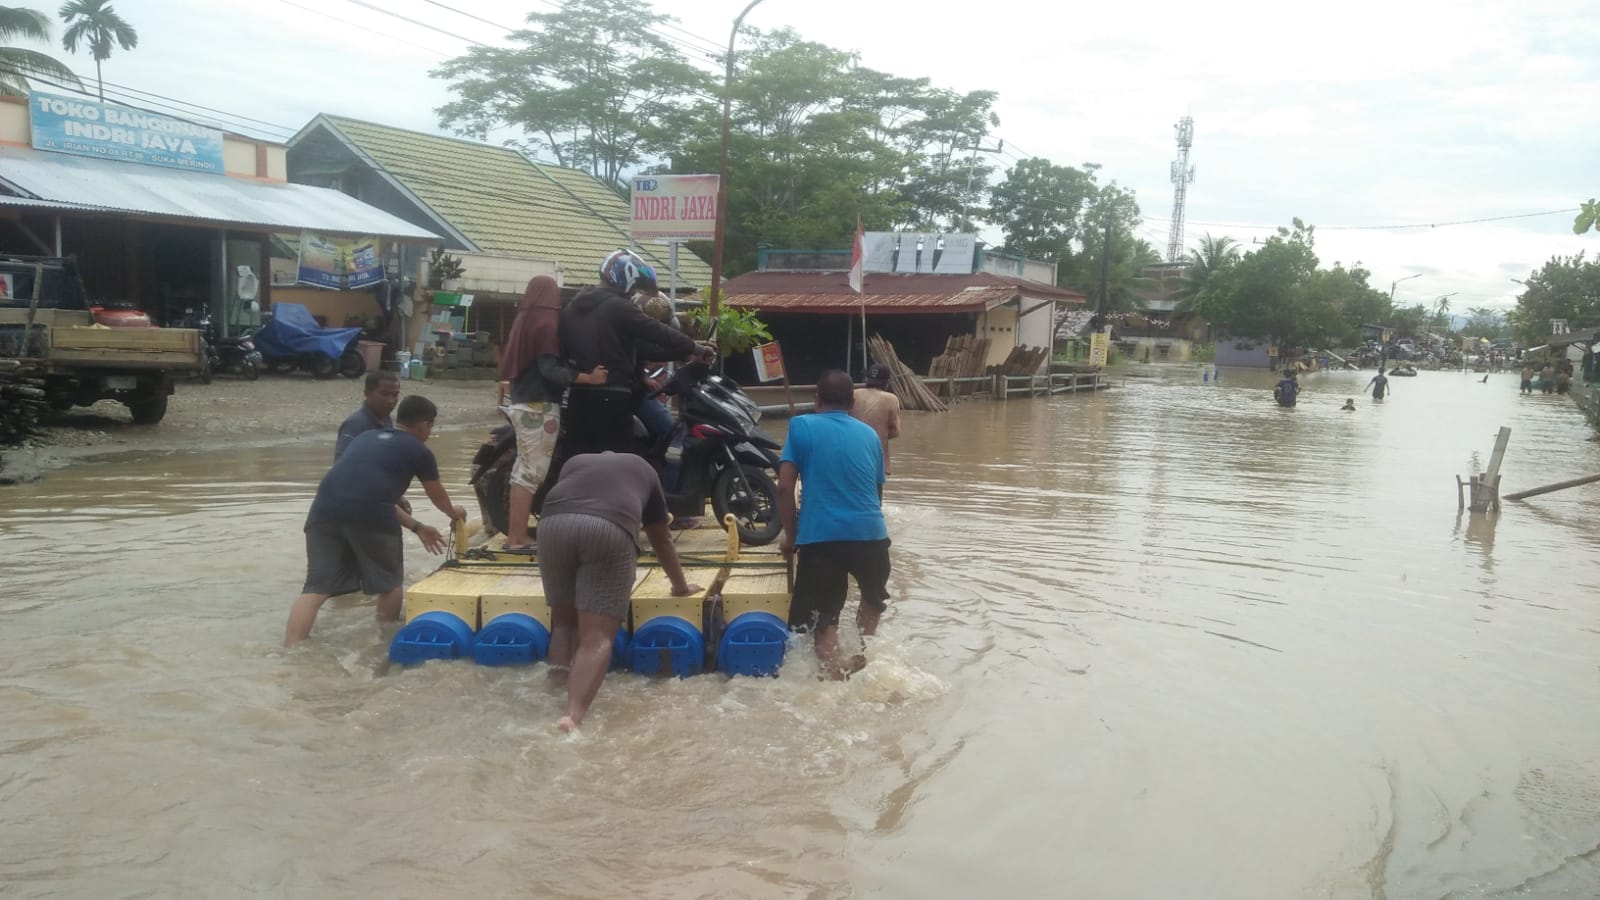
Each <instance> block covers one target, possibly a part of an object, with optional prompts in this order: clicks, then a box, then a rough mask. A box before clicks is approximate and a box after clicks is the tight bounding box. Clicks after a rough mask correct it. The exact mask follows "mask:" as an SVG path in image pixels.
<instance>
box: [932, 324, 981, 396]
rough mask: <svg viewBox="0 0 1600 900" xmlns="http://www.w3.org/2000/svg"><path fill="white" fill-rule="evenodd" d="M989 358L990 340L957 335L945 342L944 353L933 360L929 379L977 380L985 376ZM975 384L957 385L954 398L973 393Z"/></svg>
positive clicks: (968, 335)
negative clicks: (985, 364)
mask: <svg viewBox="0 0 1600 900" xmlns="http://www.w3.org/2000/svg"><path fill="white" fill-rule="evenodd" d="M988 356H989V339H988V338H979V337H974V336H973V335H970V334H961V335H956V336H955V337H952V338H950V339H949V340H948V341H946V342H945V345H944V353H943V354H941V355H939V356H936V357H934V358H933V363H932V365H931V366H929V368H928V377H929V378H976V377H977V376H979V375H982V374H983V370H984V361H985V360H986V359H987V358H988ZM975 387H976V386H975V385H973V384H957V385H956V386H955V389H954V392H953V394H952V396H953V397H960V396H963V395H966V394H970V393H972V391H973V389H974V388H975Z"/></svg>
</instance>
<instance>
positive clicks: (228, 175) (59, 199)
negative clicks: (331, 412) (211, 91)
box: [0, 92, 441, 333]
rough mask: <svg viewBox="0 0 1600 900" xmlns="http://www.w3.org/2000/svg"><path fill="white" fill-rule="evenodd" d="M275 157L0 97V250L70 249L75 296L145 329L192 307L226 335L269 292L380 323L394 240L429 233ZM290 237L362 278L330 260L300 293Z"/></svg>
mask: <svg viewBox="0 0 1600 900" xmlns="http://www.w3.org/2000/svg"><path fill="white" fill-rule="evenodd" d="M287 153H288V147H287V146H286V145H283V144H278V143H273V142H270V141H263V140H259V139H256V138H251V137H246V136H243V135H237V134H231V133H226V132H223V131H219V130H216V129H212V128H208V127H205V126H202V125H198V124H195V123H192V122H187V121H184V120H181V119H176V118H173V117H170V116H165V115H160V114H157V113H152V112H148V111H145V110H140V109H134V108H131V107H125V106H120V105H117V104H111V103H98V102H95V101H93V100H89V99H85V98H82V97H78V96H74V95H68V94H51V93H45V92H34V93H32V94H30V95H29V96H28V97H26V98H21V97H0V253H7V254H14V255H49V256H63V255H70V256H75V257H76V258H77V259H78V264H79V268H80V270H81V271H82V273H83V279H84V286H85V289H86V290H87V292H88V294H89V296H90V297H91V298H93V299H95V300H96V301H100V302H123V303H130V304H132V305H135V306H138V307H139V308H141V309H143V310H145V311H146V312H148V313H149V314H150V316H151V317H152V318H153V319H154V320H155V321H157V322H165V321H171V320H173V319H176V318H178V317H179V316H181V315H183V314H184V312H185V310H196V311H197V310H199V309H202V308H204V309H208V310H209V311H210V312H211V315H212V317H213V319H214V321H215V322H216V323H217V324H218V326H219V328H220V329H221V330H222V331H223V332H224V333H236V332H237V331H239V330H242V329H245V328H249V327H253V326H255V325H258V324H259V323H260V317H261V314H262V312H263V311H264V310H268V309H270V307H271V304H272V303H273V302H274V301H278V302H282V301H293V302H301V303H304V304H305V305H306V306H308V307H310V308H311V310H312V312H313V313H315V314H316V315H318V316H319V317H320V318H322V319H324V320H325V321H326V323H327V324H329V325H335V326H339V325H344V324H347V322H349V321H350V320H351V319H357V320H359V321H361V322H362V324H364V325H368V326H371V325H373V324H374V323H377V324H378V326H379V328H380V330H381V327H382V326H383V325H384V324H386V323H389V322H390V321H391V320H392V319H393V318H394V317H393V316H392V315H391V314H390V313H391V311H392V310H393V309H394V308H395V306H396V304H394V303H391V302H389V300H390V297H391V296H396V289H397V285H398V279H399V274H400V271H401V270H400V258H401V255H402V250H403V248H406V247H413V248H417V249H416V251H415V252H421V250H422V248H425V247H426V246H430V245H436V244H438V243H440V241H441V238H440V236H439V235H438V234H437V233H436V232H434V231H433V230H431V229H429V228H427V227H424V226H421V225H417V224H414V223H412V222H408V221H406V220H404V219H402V218H400V217H398V216H395V215H393V214H391V213H388V212H384V211H383V210H380V209H378V208H376V207H374V206H372V205H370V204H367V203H363V202H362V201H360V200H359V199H357V198H355V197H351V196H349V195H348V194H345V193H342V192H340V191H334V190H328V189H326V188H321V187H314V186H308V185H304V184H293V183H291V182H290V181H289V179H288V160H287ZM301 243H306V244H316V245H318V246H348V245H354V244H360V245H361V246H363V247H365V248H367V250H368V252H367V253H366V254H365V255H366V257H368V261H367V267H368V271H366V272H365V274H364V276H363V277H362V278H360V279H356V278H354V277H352V276H351V275H349V274H347V273H346V272H345V271H344V269H343V268H342V267H341V264H340V262H341V261H338V260H334V261H331V262H330V263H329V264H328V265H325V266H322V268H324V269H330V270H332V271H331V273H330V274H331V275H332V276H333V277H336V278H338V279H339V280H338V281H337V284H336V286H337V287H338V288H339V289H335V290H329V289H328V288H327V287H325V286H313V285H312V284H310V283H307V281H308V280H307V279H302V278H300V277H299V272H300V271H301V270H303V269H304V264H305V263H307V262H310V261H309V260H306V259H302V258H300V248H299V245H300V244H301ZM286 254H289V255H293V256H295V258H296V266H297V277H296V278H295V280H294V283H287V284H286V283H279V284H274V283H273V282H272V279H271V278H270V277H269V272H270V269H271V260H272V258H273V256H274V255H277V256H284V255H286ZM247 274H248V277H247ZM309 280H311V281H315V280H316V279H315V278H314V277H313V278H311V279H309ZM321 283H322V284H324V285H326V284H327V283H328V281H327V279H326V278H324V279H323V280H322V281H321ZM352 284H359V285H360V286H359V287H357V288H355V289H347V288H348V287H349V286H350V285H352ZM257 285H259V287H257ZM241 287H243V288H244V289H245V294H246V297H245V298H243V299H241V296H240V288H241ZM250 294H256V295H257V301H256V302H251V300H250V299H249V296H248V295H250Z"/></svg>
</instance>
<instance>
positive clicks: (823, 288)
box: [724, 271, 1087, 303]
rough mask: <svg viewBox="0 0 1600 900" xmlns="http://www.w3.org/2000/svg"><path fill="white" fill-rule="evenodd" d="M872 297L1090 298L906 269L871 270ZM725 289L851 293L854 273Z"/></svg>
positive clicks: (737, 283)
mask: <svg viewBox="0 0 1600 900" xmlns="http://www.w3.org/2000/svg"><path fill="white" fill-rule="evenodd" d="M862 286H863V288H864V291H865V293H866V294H867V295H868V296H872V295H875V294H952V293H955V292H958V291H962V290H966V289H969V288H971V289H979V288H982V289H988V288H1005V289H1008V290H1010V291H1012V292H1013V293H1020V294H1024V295H1026V296H1029V297H1036V298H1039V299H1041V300H1060V301H1062V302H1064V303H1083V302H1085V301H1086V299H1087V298H1085V297H1084V296H1083V295H1082V294H1080V293H1078V292H1077V291H1069V290H1067V289H1066V288H1058V287H1056V286H1055V285H1052V284H1044V283H1042V282H1038V281H1028V280H1027V279H1025V278H1019V277H1015V276H1009V275H996V274H994V273H992V272H973V273H972V274H970V275H930V274H927V273H921V274H909V273H904V272H881V273H880V272H868V273H867V275H866V278H865V283H864V284H863V285H862ZM724 289H725V291H726V293H727V295H728V296H729V298H730V302H731V298H733V297H734V296H735V295H738V294H850V295H851V296H855V291H854V290H852V289H851V287H850V273H848V272H845V271H837V272H746V273H745V274H743V275H740V276H739V277H737V278H733V279H730V280H729V281H728V282H727V283H726V284H725V285H724Z"/></svg>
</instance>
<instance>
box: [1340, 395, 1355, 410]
mask: <svg viewBox="0 0 1600 900" xmlns="http://www.w3.org/2000/svg"><path fill="white" fill-rule="evenodd" d="M1339 408H1340V409H1342V410H1344V411H1345V412H1355V411H1356V398H1354V397H1346V398H1345V401H1344V405H1343V406H1341V407H1339Z"/></svg>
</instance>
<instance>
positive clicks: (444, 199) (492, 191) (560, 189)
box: [296, 114, 711, 287]
mask: <svg viewBox="0 0 1600 900" xmlns="http://www.w3.org/2000/svg"><path fill="white" fill-rule="evenodd" d="M318 120H320V121H321V122H322V123H323V124H325V125H326V126H327V127H328V128H329V129H331V130H333V131H335V132H337V134H338V136H340V137H342V138H343V139H344V140H345V141H347V142H348V143H349V144H351V145H353V146H355V147H356V148H357V149H359V150H360V151H361V152H362V153H364V154H366V155H367V156H368V157H369V158H371V160H372V161H373V162H374V163H376V164H377V165H378V166H380V167H381V168H382V169H383V170H384V171H385V172H386V173H387V174H388V175H389V176H390V177H392V178H393V179H395V180H396V181H398V182H399V183H400V184H402V185H403V186H404V187H405V188H406V190H408V191H410V192H411V193H412V195H413V196H415V197H416V198H417V199H418V200H420V201H422V202H423V203H424V204H426V205H427V206H428V208H429V209H431V210H432V211H433V213H434V214H435V215H436V216H438V218H440V219H442V220H444V221H445V222H448V223H449V225H450V227H452V228H454V229H456V230H457V231H459V232H460V233H461V234H462V235H463V236H464V237H466V238H467V239H468V240H469V241H471V242H472V243H474V244H476V245H477V246H478V247H479V248H480V249H482V250H484V251H485V252H489V253H510V254H518V255H523V256H537V257H545V258H549V259H555V260H557V261H558V262H560V263H561V265H562V268H563V269H564V270H565V272H566V280H567V283H568V284H570V285H585V284H594V283H595V281H596V280H597V279H598V270H599V266H600V261H601V260H602V259H604V258H605V257H606V255H607V254H609V253H610V252H611V251H613V250H615V249H617V248H618V247H628V246H633V241H632V239H631V238H630V237H629V235H628V229H629V223H630V221H631V220H632V210H631V209H630V208H629V207H628V203H627V201H625V200H623V199H622V198H621V197H620V196H618V195H617V193H616V192H615V191H613V190H611V189H610V188H608V187H606V186H605V185H604V184H601V183H600V182H599V181H597V180H596V179H594V178H593V177H591V176H589V175H588V174H587V173H585V172H580V171H577V170H575V169H565V168H562V167H560V166H551V165H546V164H543V163H536V162H534V161H532V160H530V159H528V158H527V157H525V156H523V155H522V154H521V153H519V152H517V151H515V150H511V149H509V148H505V147H492V146H489V145H488V144H479V143H475V142H473V141H464V140H460V139H457V138H448V137H442V136H439V135H432V134H423V133H421V132H417V131H407V130H405V129H402V128H392V127H390V126H387V125H377V124H374V123H371V122H363V121H360V120H358V119H347V118H345V117H343V116H332V115H326V114H324V115H322V116H319V117H318ZM315 124H316V122H315V121H314V122H313V125H315ZM305 133H306V132H305V131H302V135H303V134H305ZM298 139H299V136H297V137H296V140H298ZM635 249H636V250H638V251H640V252H641V253H643V254H644V255H645V257H646V258H647V259H648V260H649V261H650V263H651V264H652V265H654V266H656V268H657V270H658V271H659V272H660V274H661V278H662V281H663V285H662V286H663V287H665V286H666V285H665V281H666V277H667V257H668V254H667V249H666V248H665V247H663V246H661V245H658V244H647V245H644V246H637V247H635ZM710 280H711V268H710V266H708V265H707V264H706V263H705V262H704V261H703V260H701V259H700V258H699V257H698V256H695V255H694V254H693V253H691V252H689V250H688V249H683V250H681V251H680V252H679V254H678V281H679V284H680V285H681V286H685V287H687V286H695V285H705V284H708V283H709V282H710Z"/></svg>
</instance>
